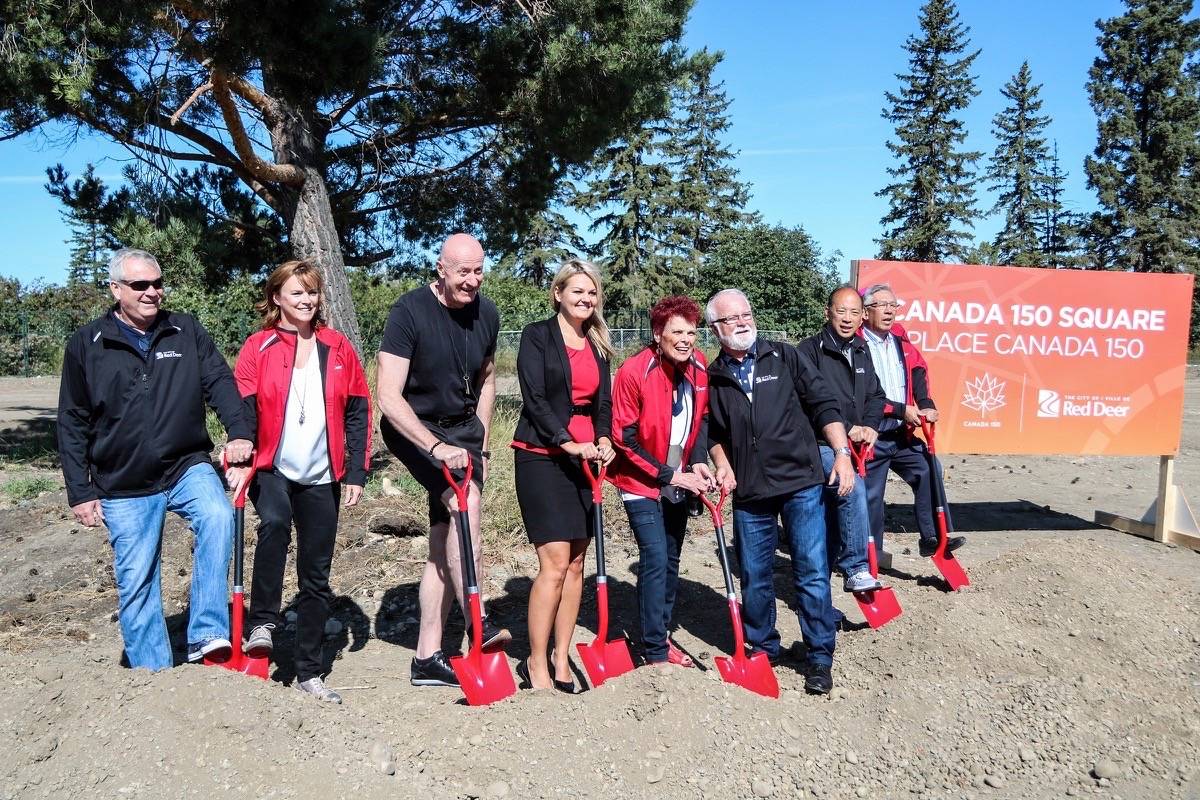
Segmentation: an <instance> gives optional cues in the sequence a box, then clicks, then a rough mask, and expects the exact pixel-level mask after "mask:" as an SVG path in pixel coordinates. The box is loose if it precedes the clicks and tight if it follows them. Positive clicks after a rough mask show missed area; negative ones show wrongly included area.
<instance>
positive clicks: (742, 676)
mask: <svg viewBox="0 0 1200 800" xmlns="http://www.w3.org/2000/svg"><path fill="white" fill-rule="evenodd" d="M713 661H715V662H716V663H717V671H718V672H720V673H721V679H722V680H724V681H725V682H726V683H735V684H737V685H738V686H741V687H742V688H743V689H749V690H750V691H752V692H754V693H755V694H761V695H762V696H763V697H771V698H778V697H779V680H778V679H777V678H776V677H775V670H773V669H771V662H770V660H769V659H768V658H767V654H766V653H755V654H754V655H753V656H752V657H750V658H747V657H746V655H745V654H744V653H743V654H739V655H735V656H732V657H730V656H717V657H716V658H714V659H713Z"/></svg>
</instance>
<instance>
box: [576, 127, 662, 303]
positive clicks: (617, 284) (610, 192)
mask: <svg viewBox="0 0 1200 800" xmlns="http://www.w3.org/2000/svg"><path fill="white" fill-rule="evenodd" d="M661 132H662V125H661V123H658V124H650V125H646V126H644V127H643V128H642V129H641V130H640V131H638V132H637V133H635V134H633V135H632V136H630V137H629V138H627V139H625V140H623V141H621V142H618V143H617V144H614V145H613V146H611V147H608V148H606V149H605V150H603V151H601V153H600V155H599V156H598V157H597V159H596V161H595V162H594V164H593V171H594V173H595V175H594V177H593V178H592V179H591V180H590V181H589V182H588V184H587V186H586V187H585V188H584V189H583V190H582V191H581V192H580V193H579V194H577V195H576V196H575V198H574V200H573V201H572V204H573V205H574V206H575V208H577V209H579V210H580V211H583V212H584V213H587V214H589V216H592V224H591V230H593V231H603V236H602V237H601V238H600V241H599V242H598V243H597V244H596V246H595V248H594V252H595V253H596V254H597V257H598V258H600V259H601V260H602V263H603V266H604V267H605V270H606V272H607V273H608V276H607V280H608V287H607V289H606V292H605V294H606V295H607V300H606V305H607V306H608V307H610V308H613V309H639V310H640V309H646V308H649V307H650V306H651V305H652V304H653V303H654V302H655V301H656V300H658V298H659V297H661V296H662V295H664V294H671V293H675V292H680V291H683V288H684V285H685V284H684V281H683V279H682V276H681V275H678V274H673V273H672V270H671V265H672V261H671V255H672V252H671V246H670V244H671V219H672V217H671V208H672V196H671V195H672V193H673V191H674V185H675V182H674V180H673V179H672V177H671V171H670V169H669V168H668V167H667V165H666V164H664V163H663V161H662V158H661V149H660V141H661V140H660V134H661Z"/></svg>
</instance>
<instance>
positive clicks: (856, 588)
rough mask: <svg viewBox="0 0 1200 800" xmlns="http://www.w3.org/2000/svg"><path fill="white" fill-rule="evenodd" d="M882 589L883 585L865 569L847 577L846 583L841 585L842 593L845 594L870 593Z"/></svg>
mask: <svg viewBox="0 0 1200 800" xmlns="http://www.w3.org/2000/svg"><path fill="white" fill-rule="evenodd" d="M882 588H883V584H882V583H880V582H879V581H878V580H877V579H876V578H875V577H874V576H873V575H872V574H871V573H870V572H867V571H866V570H865V569H864V570H862V571H861V572H856V573H854V574H853V575H849V576H847V578H846V582H845V583H844V584H842V591H845V592H870V591H874V590H875V589H882Z"/></svg>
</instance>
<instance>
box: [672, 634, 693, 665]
mask: <svg viewBox="0 0 1200 800" xmlns="http://www.w3.org/2000/svg"><path fill="white" fill-rule="evenodd" d="M667 663H668V664H674V665H675V666H677V667H686V668H691V667H694V666H696V664H695V662H693V661H692V657H691V656H689V655H688V654H687V653H685V652H683V651H682V650H680V649H679V648H678V647H676V646H675V643H674V642H672V641H671V640H670V639H667Z"/></svg>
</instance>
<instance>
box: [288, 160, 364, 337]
mask: <svg viewBox="0 0 1200 800" xmlns="http://www.w3.org/2000/svg"><path fill="white" fill-rule="evenodd" d="M304 175H305V178H304V186H302V187H301V188H300V192H299V196H298V197H297V199H296V210H295V214H294V215H293V216H292V218H291V219H289V220H288V240H289V243H290V244H291V246H292V256H293V257H294V258H300V259H304V260H305V261H311V262H312V263H314V264H316V265H317V266H318V267H319V268H320V270H321V274H322V276H323V277H324V278H325V319H326V320H328V321H329V324H330V325H332V326H333V327H335V328H337V329H338V330H339V331H341V332H342V333H343V334H345V335H346V338H347V339H349V340H350V343H351V344H352V345H354V349H355V350H357V351H358V355H359V357H360V358H361V357H362V354H363V350H362V342H361V341H360V339H359V335H358V317H357V316H355V313H354V300H353V298H351V296H350V281H348V280H347V279H346V263H345V261H343V260H342V247H341V243H340V242H339V240H338V234H337V228H336V227H335V226H334V222H333V211H332V210H331V209H330V207H329V191H328V189H327V188H326V186H325V179H324V178H323V177H321V174H320V173H319V172H318V171H317V170H316V169H314V168H313V167H305V169H304Z"/></svg>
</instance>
